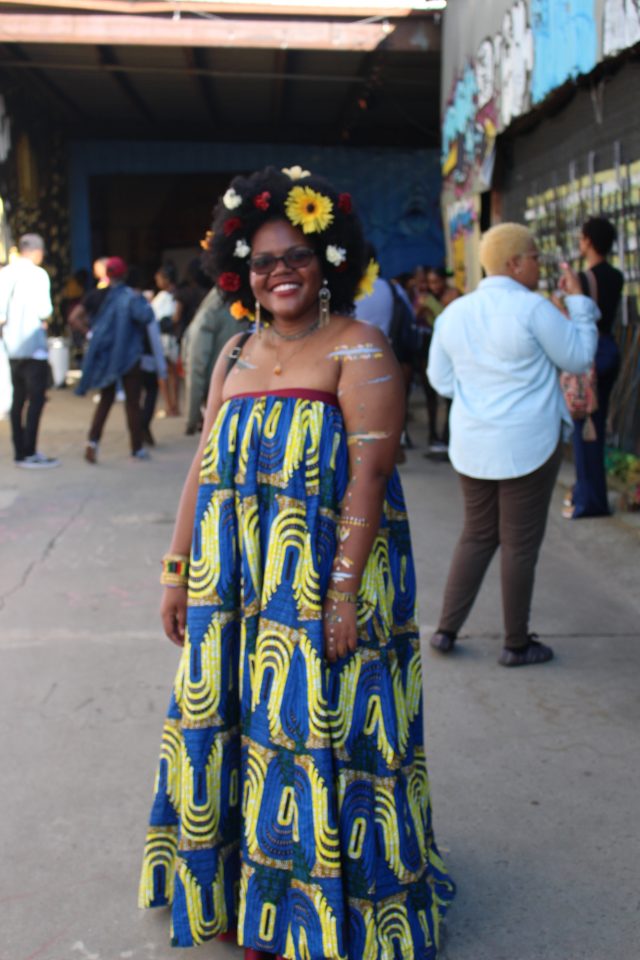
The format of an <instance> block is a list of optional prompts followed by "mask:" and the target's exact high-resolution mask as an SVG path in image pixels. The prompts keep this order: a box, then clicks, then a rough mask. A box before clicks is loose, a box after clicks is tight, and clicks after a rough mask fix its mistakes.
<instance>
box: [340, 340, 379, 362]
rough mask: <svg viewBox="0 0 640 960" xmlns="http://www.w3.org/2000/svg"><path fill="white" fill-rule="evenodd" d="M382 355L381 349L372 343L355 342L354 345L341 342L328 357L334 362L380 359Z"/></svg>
mask: <svg viewBox="0 0 640 960" xmlns="http://www.w3.org/2000/svg"><path fill="white" fill-rule="evenodd" d="M383 356H384V354H383V352H382V350H381V349H380V348H379V347H376V346H374V344H373V343H357V344H356V345H355V347H350V346H349V345H348V344H347V343H343V344H341V345H340V346H337V347H336V348H335V349H334V350H332V351H331V353H330V354H329V358H330V359H332V360H335V361H336V362H338V361H340V360H346V361H351V360H382V358H383Z"/></svg>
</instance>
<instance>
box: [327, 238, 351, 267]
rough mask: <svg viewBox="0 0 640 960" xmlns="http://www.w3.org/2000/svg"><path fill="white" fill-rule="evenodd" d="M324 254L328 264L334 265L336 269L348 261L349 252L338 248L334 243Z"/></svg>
mask: <svg viewBox="0 0 640 960" xmlns="http://www.w3.org/2000/svg"><path fill="white" fill-rule="evenodd" d="M324 253H325V257H326V258H327V262H328V263H331V264H333V266H334V267H339V266H340V265H341V264H343V263H344V262H345V260H346V259H347V251H346V250H345V248H344V247H336V246H335V244H333V243H330V244H329V246H328V247H327V249H326V250H325V252H324Z"/></svg>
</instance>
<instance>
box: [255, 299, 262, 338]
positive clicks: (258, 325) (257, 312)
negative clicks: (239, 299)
mask: <svg viewBox="0 0 640 960" xmlns="http://www.w3.org/2000/svg"><path fill="white" fill-rule="evenodd" d="M255 322H256V333H257V334H258V336H259V337H261V336H262V326H261V317H260V301H259V300H256V309H255Z"/></svg>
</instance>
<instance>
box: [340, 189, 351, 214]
mask: <svg viewBox="0 0 640 960" xmlns="http://www.w3.org/2000/svg"><path fill="white" fill-rule="evenodd" d="M338 210H342V212H343V213H351V211H352V210H353V204H352V203H351V194H350V193H341V194H340V196H339V197H338Z"/></svg>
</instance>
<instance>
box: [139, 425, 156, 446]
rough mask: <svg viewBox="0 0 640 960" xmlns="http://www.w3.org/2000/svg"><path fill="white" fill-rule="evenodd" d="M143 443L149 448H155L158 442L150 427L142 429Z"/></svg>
mask: <svg viewBox="0 0 640 960" xmlns="http://www.w3.org/2000/svg"><path fill="white" fill-rule="evenodd" d="M142 442H143V443H145V444H146V445H147V446H148V447H155V445H156V441H155V440H154V438H153V434H152V433H151V430H149V427H143V428H142Z"/></svg>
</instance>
